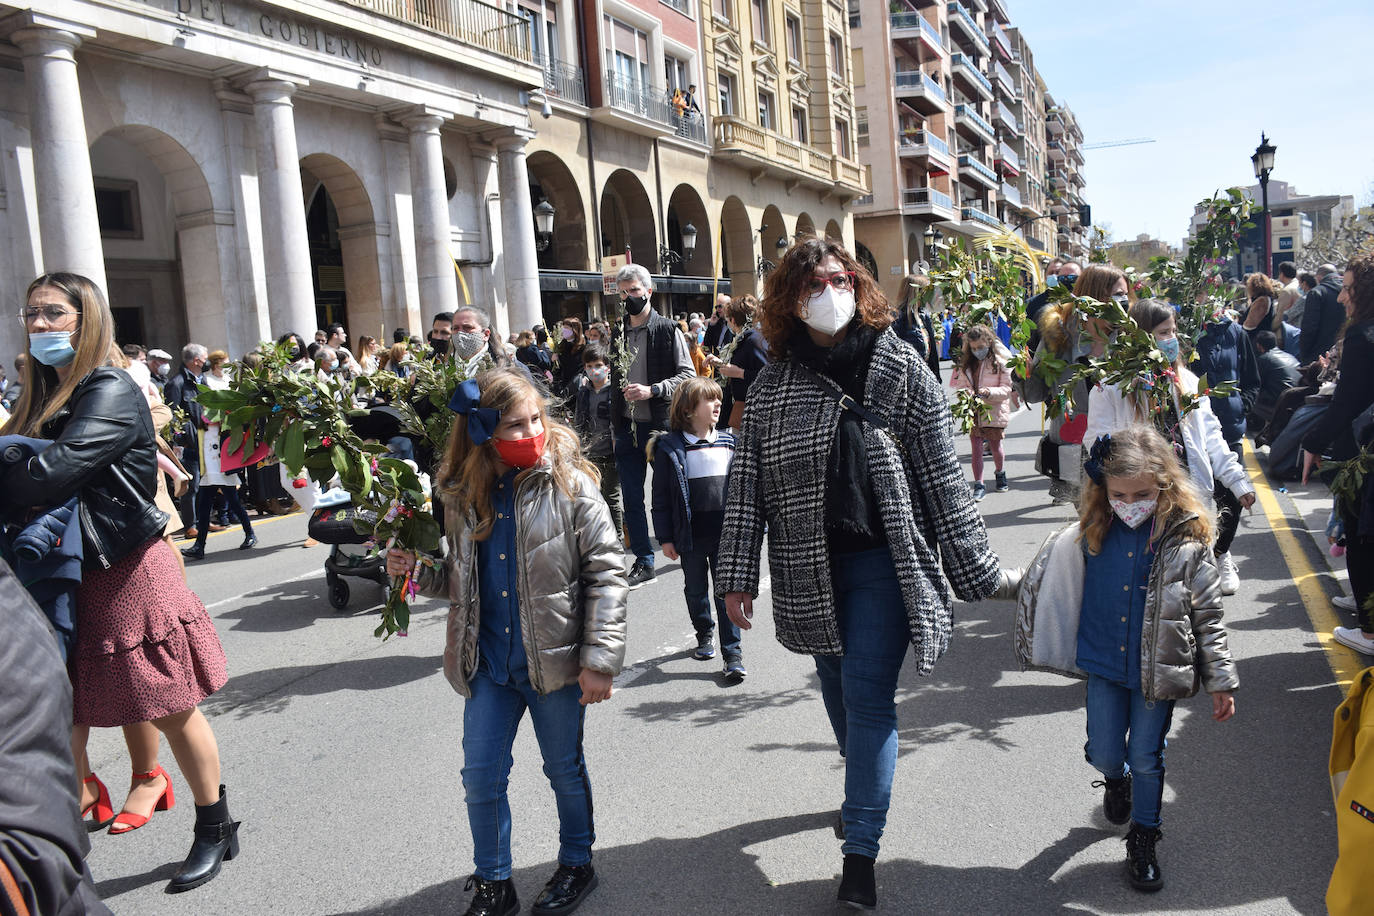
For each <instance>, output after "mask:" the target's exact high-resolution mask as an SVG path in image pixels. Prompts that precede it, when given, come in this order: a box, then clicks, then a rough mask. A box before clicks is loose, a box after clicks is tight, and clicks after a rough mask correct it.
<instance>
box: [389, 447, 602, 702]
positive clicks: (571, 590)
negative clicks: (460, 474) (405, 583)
mask: <svg viewBox="0 0 1374 916" xmlns="http://www.w3.org/2000/svg"><path fill="white" fill-rule="evenodd" d="M516 480H517V482H516V493H515V549H516V552H517V567H516V569H517V577H518V578H517V585H516V592H517V597H518V598H519V601H520V632H521V634H522V636H523V637H524V643H525V657H526V660H527V661H528V663H529V675H530V683H531V685H532V686H533V687H534V689H535V691H536V692H537V693H539V694H549V693H553V692H554V691H555V690H559V689H560V688H563V687H566V686H567V685H569V684H573V683H576V682H577V678H578V675H580V674H581V673H582V669H583V668H590V669H592V670H593V671H600V672H603V673H605V674H610V675H616V674H619V673H620V668H621V666H622V665H623V664H624V663H625V599H626V596H627V595H628V594H629V587H628V583H627V582H626V580H625V560H624V549H623V548H622V546H621V543H620V534H619V532H617V531H616V530H615V527H614V526H613V525H612V524H611V514H610V510H608V509H607V508H606V501H605V500H604V499H603V498H602V496H601V490H600V488H599V487H597V485H596V484H595V483H593V482H592V479H591V478H590V477H588V476H587V475H586V474H583V473H580V472H579V473H578V474H577V475H576V480H577V491H576V496H575V498H573V499H571V500H570V499H568V497H567V495H566V494H565V493H563V491H562V490H559V489H558V488H557V487H556V486H555V484H554V480H553V474H552V472H551V471H550V470H549V469H548V468H547V467H544V466H540V467H536V468H532V469H531V470H530V471H528V472H526V473H525V474H523V475H521V476H520V477H518V478H517V479H516ZM445 520H446V525H445V530H446V531H447V532H448V547H449V550H448V556H446V557H445V558H444V560H443V562H441V563H435V564H434V565H432V566H422V567H420V569H419V573H418V576H417V579H416V583H417V585H418V587H419V589H420V591H421V592H422V593H423V594H425V595H428V596H430V597H434V598H439V597H443V596H445V595H447V596H448V599H449V612H448V638H447V640H446V643H445V646H444V676H445V677H447V678H448V682H449V683H450V684H452V685H453V689H454V690H456V691H458V693H460V694H462V695H463V696H465V697H466V696H470V695H471V690H470V689H469V687H468V680H469V679H470V678H471V677H472V674H473V672H474V671H476V670H477V633H478V628H479V627H478V611H479V610H480V604H481V592H480V590H479V588H478V584H477V543H476V542H475V541H473V540H472V538H471V537H470V533H471V531H472V529H473V528H474V527H476V521H477V520H476V516H475V515H472V514H470V513H469V514H465V513H460V512H458V511H457V510H456V509H453V508H448V509H447V510H446V515H445Z"/></svg>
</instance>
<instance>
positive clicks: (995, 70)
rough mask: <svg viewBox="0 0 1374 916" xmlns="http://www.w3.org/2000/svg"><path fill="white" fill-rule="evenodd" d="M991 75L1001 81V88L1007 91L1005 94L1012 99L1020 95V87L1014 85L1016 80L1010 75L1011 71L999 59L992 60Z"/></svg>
mask: <svg viewBox="0 0 1374 916" xmlns="http://www.w3.org/2000/svg"><path fill="white" fill-rule="evenodd" d="M992 75H993V76H995V77H997V79H998V80H1000V81H1001V83H1002V88H1003V89H1005V90H1006V91H1007V95H1008V96H1010V97H1011V98H1013V99H1016V98H1020V97H1021V87H1020V86H1018V85H1016V80H1015V79H1014V78H1013V77H1012V75H1011V71H1010V70H1008V69H1007V68H1006V67H1004V66H1002V62H1001V61H1000V60H994V61H993V62H992Z"/></svg>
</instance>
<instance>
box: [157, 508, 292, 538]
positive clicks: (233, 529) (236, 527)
mask: <svg viewBox="0 0 1374 916" xmlns="http://www.w3.org/2000/svg"><path fill="white" fill-rule="evenodd" d="M309 517H310V513H309V512H288V513H287V514H286V515H268V516H265V517H263V518H250V519H249V521H250V522H252V523H253V528H254V530H256V529H257V528H258V526H260V525H267V524H270V523H271V522H275V521H280V520H281V519H284V518H299V519H307V518H309ZM242 531H243V527H242V526H241V525H240V524H239V523H238V522H237V521H235V522H234V523H233V524H232V525H230V526H229V527H227V528H225V529H224V530H223V531H210V532H208V533H207V534H206V535H205V536H206V537H207V538H217V537H219V536H220V535H221V534H235V533H241V532H242ZM176 540H178V541H194V540H195V538H183V537H178V538H176Z"/></svg>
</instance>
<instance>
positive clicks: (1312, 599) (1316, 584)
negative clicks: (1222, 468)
mask: <svg viewBox="0 0 1374 916" xmlns="http://www.w3.org/2000/svg"><path fill="white" fill-rule="evenodd" d="M1245 469H1246V471H1247V472H1248V473H1249V474H1250V480H1251V482H1252V483H1254V485H1255V495H1256V497H1257V498H1258V499H1259V504H1260V508H1261V509H1263V510H1264V515H1265V517H1266V518H1268V519H1269V529H1270V530H1271V531H1273V532H1274V540H1276V541H1278V544H1279V552H1280V553H1281V554H1283V559H1284V562H1285V563H1287V564H1288V571H1289V572H1290V573H1292V574H1293V584H1294V585H1295V586H1297V589H1298V597H1299V598H1300V599H1302V603H1303V607H1304V608H1306V609H1307V619H1308V620H1309V621H1311V623H1312V631H1313V632H1314V633H1315V634H1316V636H1317V641H1318V642H1319V643H1321V647H1322V649H1323V651H1324V654H1325V655H1326V662H1327V664H1329V665H1330V666H1331V673H1332V674H1333V675H1335V677H1336V683H1337V684H1339V685H1340V687H1341V689H1342V691H1344V690H1346V689H1347V688H1349V686H1350V684H1351V683H1352V682H1353V681H1354V680H1355V675H1357V674H1359V673H1360V672H1361V671H1363V670H1364V667H1365V666H1364V664H1363V662H1361V660H1360V659H1359V657H1358V656H1357V655H1356V654H1355V650H1354V649H1349V648H1346V647H1345V646H1343V645H1341V644H1340V643H1338V642H1336V640H1335V638H1334V637H1333V636H1332V635H1331V631H1332V630H1334V629H1335V628H1336V627H1337V626H1339V625H1340V623H1341V621H1340V618H1339V617H1337V616H1336V614H1335V612H1334V611H1332V610H1331V597H1330V596H1329V595H1328V594H1327V593H1326V589H1325V588H1323V587H1322V579H1323V577H1324V576H1325V575H1326V574H1325V573H1322V572H1318V571H1317V570H1315V569H1313V568H1312V564H1311V562H1309V561H1308V559H1307V551H1306V550H1304V549H1303V545H1302V543H1301V541H1300V540H1299V538H1305V537H1310V535H1309V534H1308V533H1307V531H1306V530H1305V529H1299V528H1297V527H1295V526H1294V525H1293V523H1292V521H1291V520H1290V519H1289V518H1288V516H1287V515H1285V514H1284V512H1283V510H1282V509H1280V508H1279V501H1278V499H1277V498H1276V497H1275V496H1274V491H1273V490H1271V489H1270V488H1269V481H1268V480H1267V479H1266V478H1265V476H1264V471H1262V470H1261V469H1260V466H1259V462H1258V461H1256V460H1255V453H1254V452H1253V451H1252V450H1251V449H1250V445H1249V443H1246V444H1245Z"/></svg>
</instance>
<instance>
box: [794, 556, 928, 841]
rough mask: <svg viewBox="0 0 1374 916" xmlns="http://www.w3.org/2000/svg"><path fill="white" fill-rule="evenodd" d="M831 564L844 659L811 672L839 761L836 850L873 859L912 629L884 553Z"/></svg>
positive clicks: (826, 659)
mask: <svg viewBox="0 0 1374 916" xmlns="http://www.w3.org/2000/svg"><path fill="white" fill-rule="evenodd" d="M830 562H831V569H832V578H833V581H834V588H835V611H836V614H837V615H838V619H839V626H840V638H841V639H842V641H843V642H844V655H842V656H839V657H836V656H832V655H818V656H816V673H817V674H818V675H819V676H820V681H821V699H822V700H823V701H824V702H825V711H826V714H827V715H828V716H829V717H830V727H831V728H832V729H834V731H835V740H836V741H837V742H838V743H839V745H840V754H841V755H842V756H843V757H844V758H845V769H844V804H843V805H842V806H841V808H840V815H841V818H842V819H843V821H844V846H843V847H842V849H843V851H844V852H845V853H846V854H849V853H858V854H859V855H864V856H869V857H870V858H877V857H878V840H879V839H880V838H881V837H882V835H883V827H884V826H886V824H887V808H888V803H889V802H890V801H891V798H892V773H893V771H894V770H895V769H896V767H897V702H896V694H897V676H898V675H899V674H900V673H901V671H902V663H903V662H904V661H906V657H907V654H908V652H909V651H910V648H911V629H910V626H909V625H908V623H907V612H906V605H904V604H903V603H902V593H901V588H900V586H899V583H898V581H897V570H896V568H895V567H894V566H893V564H892V554H891V553H889V552H888V550H887V549H886V548H880V549H877V550H866V551H863V552H861V553H846V554H837V555H832V557H831V561H830Z"/></svg>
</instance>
